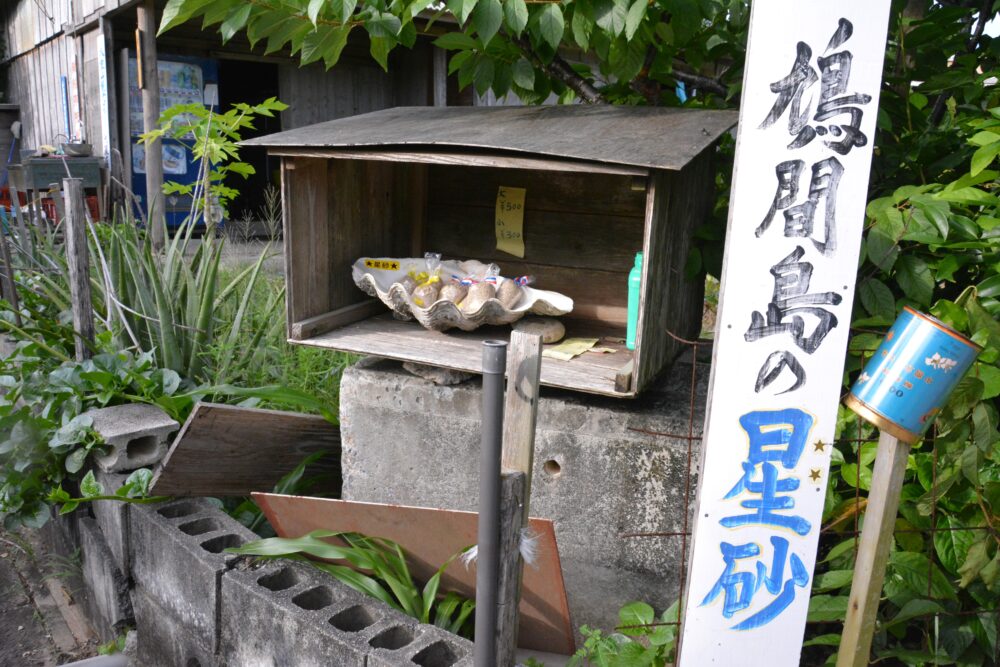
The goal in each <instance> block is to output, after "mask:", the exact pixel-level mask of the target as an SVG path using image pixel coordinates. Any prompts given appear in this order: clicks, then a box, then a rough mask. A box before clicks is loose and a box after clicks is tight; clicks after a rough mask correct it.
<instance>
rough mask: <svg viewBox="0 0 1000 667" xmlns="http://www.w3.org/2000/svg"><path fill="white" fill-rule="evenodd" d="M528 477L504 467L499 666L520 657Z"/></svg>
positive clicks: (505, 666)
mask: <svg viewBox="0 0 1000 667" xmlns="http://www.w3.org/2000/svg"><path fill="white" fill-rule="evenodd" d="M526 491H527V477H526V476H525V474H524V473H523V472H513V471H509V470H508V471H504V473H503V474H502V476H501V477H500V541H499V546H500V558H499V563H498V565H499V567H498V570H499V572H498V574H497V631H496V635H495V637H496V645H495V649H494V652H495V654H496V664H497V667H514V664H515V662H516V658H517V655H516V653H517V626H518V623H519V619H518V613H517V608H518V605H519V604H520V603H521V571H522V569H523V567H524V563H522V562H521V527H522V526H524V525H526V524H525V523H523V519H522V516H523V512H524V506H525V505H527V502H526V501H527V498H528V497H527V494H526Z"/></svg>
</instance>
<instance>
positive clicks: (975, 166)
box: [969, 133, 1000, 176]
mask: <svg viewBox="0 0 1000 667" xmlns="http://www.w3.org/2000/svg"><path fill="white" fill-rule="evenodd" d="M980 134H982V133H980ZM977 136H978V135H977ZM998 138H1000V137H998ZM997 154H1000V141H994V142H993V143H992V144H986V145H985V146H981V147H980V148H978V149H976V152H975V153H973V154H972V163H971V166H970V168H969V173H970V174H972V175H973V176H975V175H976V174H978V173H979V172H981V171H982V170H984V169H986V167H988V166H990V164H992V163H993V160H994V159H996V156H997Z"/></svg>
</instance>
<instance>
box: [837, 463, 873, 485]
mask: <svg viewBox="0 0 1000 667" xmlns="http://www.w3.org/2000/svg"><path fill="white" fill-rule="evenodd" d="M859 471H860V476H859ZM840 478H841V479H843V480H844V481H845V482H847V484H848V486H850V487H852V488H861V489H864V490H865V491H867V490H869V489H870V488H872V469H871V468H869V467H868V466H866V465H863V466H860V468H859V467H858V464H857V463H845V464H844V465H842V466H840Z"/></svg>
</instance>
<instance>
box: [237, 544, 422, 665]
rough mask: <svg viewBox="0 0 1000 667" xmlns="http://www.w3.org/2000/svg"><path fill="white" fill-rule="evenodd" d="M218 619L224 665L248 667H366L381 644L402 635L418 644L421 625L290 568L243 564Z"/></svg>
mask: <svg viewBox="0 0 1000 667" xmlns="http://www.w3.org/2000/svg"><path fill="white" fill-rule="evenodd" d="M220 619H221V622H220V625H221V632H220V649H219V656H220V663H222V664H226V665H241V666H244V667H285V666H286V665H296V667H321V666H322V667H326V666H328V665H338V667H354V666H358V667H365V665H366V660H367V656H368V654H369V653H370V652H371V651H372V650H373V649H372V645H371V644H370V642H371V641H372V640H373V639H374V638H375V637H378V636H381V635H383V634H384V633H386V632H389V631H391V630H393V629H395V628H398V629H399V632H402V633H403V634H404V635H405V636H407V637H409V638H411V639H412V638H413V637H414V636H415V627H416V625H417V624H416V621H415V620H414V619H412V618H410V617H408V616H405V615H403V614H400V613H398V612H396V611H395V610H393V609H390V608H389V607H388V606H387V605H385V604H383V603H381V602H379V601H377V600H375V599H373V598H370V597H368V596H366V595H362V594H361V593H358V592H357V591H355V590H354V589H352V588H350V587H348V586H346V585H344V584H342V583H340V582H339V581H337V580H336V579H334V578H333V577H331V576H329V575H327V574H326V573H323V572H320V571H318V570H316V569H315V568H312V567H309V566H306V565H299V564H296V563H293V562H291V561H272V562H269V563H267V564H266V565H264V566H263V567H260V566H255V565H254V564H250V563H245V562H244V563H240V564H238V565H237V567H236V568H234V569H232V570H230V571H228V572H226V573H225V575H224V576H223V577H222V607H221V615H220ZM247 628H253V629H254V631H253V632H248V631H247Z"/></svg>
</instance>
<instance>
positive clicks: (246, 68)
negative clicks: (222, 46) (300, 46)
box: [219, 59, 285, 233]
mask: <svg viewBox="0 0 1000 667" xmlns="http://www.w3.org/2000/svg"><path fill="white" fill-rule="evenodd" d="M269 97H278V66H277V65H275V64H273V63H262V62H253V61H247V60H223V59H220V60H219V102H220V106H221V108H222V111H223V112H225V111H228V110H229V109H230V107H232V105H233V104H237V103H239V102H246V103H247V104H259V103H261V102H263V101H264V100H266V99H267V98H269ZM282 101H285V100H282ZM254 126H255V127H254V129H247V130H244V131H243V133H242V138H243V139H251V138H253V137H259V136H262V135H265V134H272V133H274V132H279V131H281V119H280V116H279V115H278V114H275V115H274V117H273V118H268V117H266V116H260V117H258V118H257V120H256V121H254ZM240 158H241V159H242V160H243V161H244V162H246V163H248V164H250V165H252V166H253V168H254V169H255V170H256V172H257V173H255V174H253V175H251V176H250V177H249V178H247V179H246V180H244V179H243V177H242V176H239V175H236V174H234V175H232V176H230V177H229V178H228V179H226V185H228V186H229V187H231V188H235V189H236V190H239V192H240V194H239V195H238V196H237V197H236V198H235V199H234V200H233V202H232V204H231V205H230V207H229V220H231V221H246V220H253V221H259V220H260V219H261V217H262V211H264V210H266V206H267V204H268V200H267V196H266V195H267V192H268V191H269V190H272V191H274V190H276V189H277V188H279V187H280V180H281V179H280V174H279V169H280V160H279V159H278V158H272V157H268V155H267V151H266V150H265V149H263V148H241V149H240ZM255 231H256V232H257V233H261V232H263V231H265V230H263V229H256V230H255Z"/></svg>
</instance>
